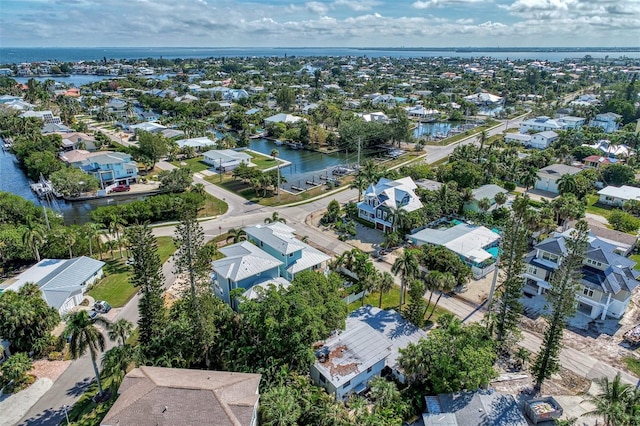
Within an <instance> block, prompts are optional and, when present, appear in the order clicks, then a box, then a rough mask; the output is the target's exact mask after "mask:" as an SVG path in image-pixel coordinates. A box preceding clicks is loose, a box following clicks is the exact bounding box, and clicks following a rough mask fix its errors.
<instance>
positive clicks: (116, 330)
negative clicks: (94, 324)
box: [107, 318, 133, 346]
mask: <svg viewBox="0 0 640 426" xmlns="http://www.w3.org/2000/svg"><path fill="white" fill-rule="evenodd" d="M107 331H108V333H109V339H111V340H113V341H116V340H118V339H120V346H124V344H125V343H126V342H127V338H128V337H129V336H130V335H131V331H133V324H132V323H131V322H130V321H127V320H126V319H124V318H120V319H118V320H117V321H116V322H112V323H109V325H108V326H107Z"/></svg>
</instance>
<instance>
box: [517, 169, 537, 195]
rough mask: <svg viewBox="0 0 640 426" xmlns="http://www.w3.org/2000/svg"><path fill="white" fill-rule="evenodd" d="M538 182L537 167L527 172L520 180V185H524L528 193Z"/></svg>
mask: <svg viewBox="0 0 640 426" xmlns="http://www.w3.org/2000/svg"><path fill="white" fill-rule="evenodd" d="M537 181H538V169H536V168H535V167H531V168H529V169H527V170H526V172H525V173H524V175H522V177H521V178H520V184H521V185H524V187H525V189H526V190H527V191H528V190H529V188H531V187H532V186H534V185H535V184H536V182H537Z"/></svg>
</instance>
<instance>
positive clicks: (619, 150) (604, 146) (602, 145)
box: [582, 139, 633, 158]
mask: <svg viewBox="0 0 640 426" xmlns="http://www.w3.org/2000/svg"><path fill="white" fill-rule="evenodd" d="M582 146H589V147H591V148H595V149H599V150H600V151H602V153H603V154H604V155H606V156H607V157H624V158H628V157H629V155H631V153H632V152H633V149H632V148H631V147H630V146H629V145H626V144H623V143H621V144H612V143H611V141H608V140H606V139H602V140H599V141H598V142H596V143H594V144H593V145H587V144H583V145H582Z"/></svg>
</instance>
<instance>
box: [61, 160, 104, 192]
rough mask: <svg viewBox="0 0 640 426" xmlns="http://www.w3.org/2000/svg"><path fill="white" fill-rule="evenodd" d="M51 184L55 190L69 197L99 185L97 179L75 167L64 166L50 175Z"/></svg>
mask: <svg viewBox="0 0 640 426" xmlns="http://www.w3.org/2000/svg"><path fill="white" fill-rule="evenodd" d="M51 184H52V185H53V187H54V188H55V189H56V191H58V192H60V193H61V194H62V195H65V196H70V197H77V196H79V195H80V194H82V193H83V192H91V191H95V190H96V189H98V188H99V186H100V184H99V182H98V179H96V178H95V177H94V176H91V175H88V174H86V173H84V172H83V171H82V170H80V169H77V168H75V167H65V168H63V169H60V170H58V171H56V172H54V173H53V174H52V175H51Z"/></svg>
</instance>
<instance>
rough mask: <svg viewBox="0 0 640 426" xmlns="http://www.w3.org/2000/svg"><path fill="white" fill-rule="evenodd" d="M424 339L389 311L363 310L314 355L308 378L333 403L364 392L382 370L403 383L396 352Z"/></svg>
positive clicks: (354, 313)
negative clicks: (334, 400) (331, 396)
mask: <svg viewBox="0 0 640 426" xmlns="http://www.w3.org/2000/svg"><path fill="white" fill-rule="evenodd" d="M426 337H427V333H426V332H424V331H423V330H421V329H419V328H418V327H416V326H414V325H413V324H411V323H409V322H407V321H405V320H404V319H403V318H402V316H400V314H398V313H397V312H396V311H394V310H392V309H391V310H382V309H379V308H376V307H373V306H370V305H366V306H363V307H362V308H360V309H357V310H355V311H353V312H351V314H349V316H348V317H347V321H346V327H345V330H344V331H341V332H339V333H338V334H337V335H335V336H332V337H330V338H329V339H327V340H326V341H325V342H324V345H323V346H322V347H321V348H320V349H319V350H317V351H316V358H317V359H316V362H315V363H314V364H313V365H312V366H311V371H310V375H311V378H312V379H313V381H314V382H315V383H316V384H317V385H318V386H322V387H324V388H325V389H326V390H327V393H329V394H332V395H335V398H336V400H344V399H346V398H347V397H348V396H349V395H350V394H354V393H355V394H358V393H362V392H364V391H365V390H366V389H367V388H368V384H369V380H371V379H372V378H373V377H375V376H379V375H380V374H381V373H382V370H383V369H385V368H388V369H389V370H390V371H391V373H392V374H393V375H394V376H395V377H396V378H397V379H398V380H399V381H400V382H401V383H404V382H405V378H404V375H403V373H402V370H401V368H400V367H399V365H398V356H399V349H401V348H405V347H406V346H407V345H409V343H417V342H418V341H419V340H420V339H422V338H426Z"/></svg>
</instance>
